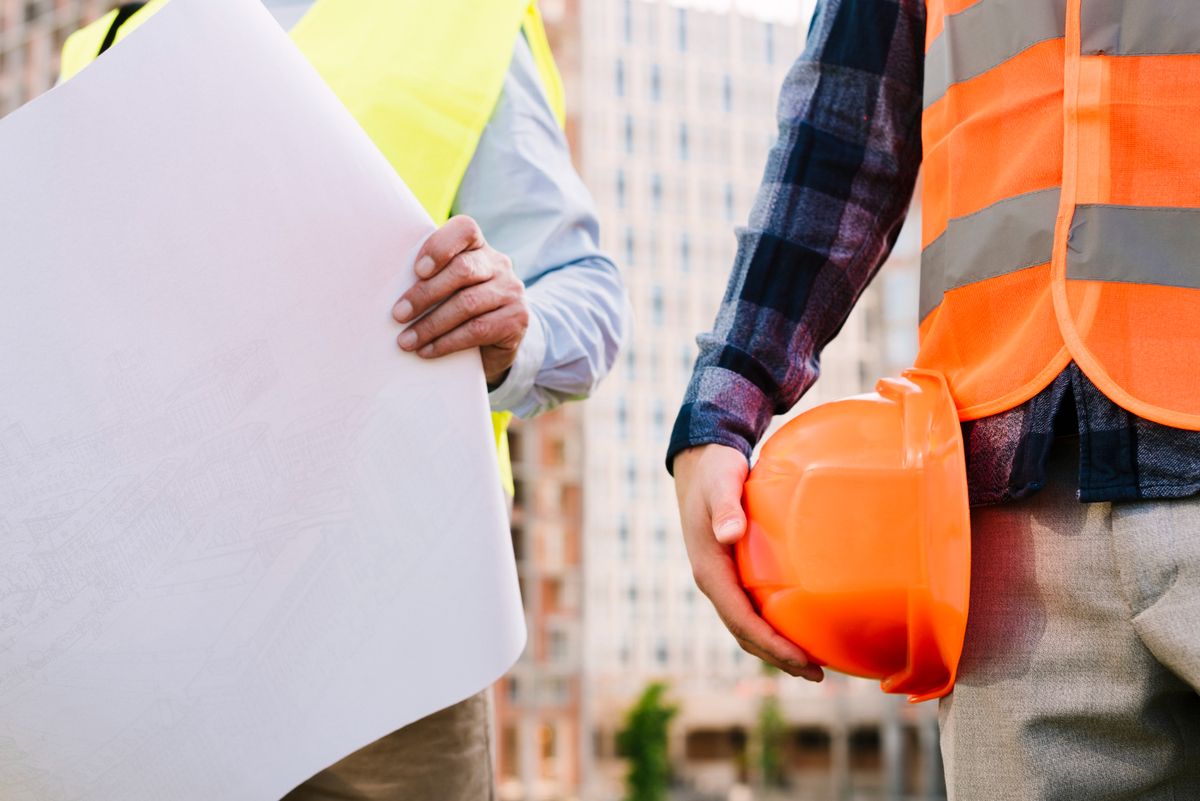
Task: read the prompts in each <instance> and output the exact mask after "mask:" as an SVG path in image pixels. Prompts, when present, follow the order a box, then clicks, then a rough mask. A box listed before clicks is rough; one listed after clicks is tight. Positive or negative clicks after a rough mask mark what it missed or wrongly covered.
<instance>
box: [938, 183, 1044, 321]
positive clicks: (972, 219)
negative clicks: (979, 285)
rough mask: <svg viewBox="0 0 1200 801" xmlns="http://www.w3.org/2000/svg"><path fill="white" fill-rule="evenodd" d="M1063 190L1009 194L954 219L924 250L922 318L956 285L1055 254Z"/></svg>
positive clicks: (1019, 267)
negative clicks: (1055, 228) (1056, 224)
mask: <svg viewBox="0 0 1200 801" xmlns="http://www.w3.org/2000/svg"><path fill="white" fill-rule="evenodd" d="M1058 200H1059V190H1058V189H1057V188H1055V189H1043V190H1041V191H1040V192H1030V193H1028V194H1025V195H1017V196H1016V197H1010V198H1006V199H1004V200H1001V201H1000V202H998V203H993V204H992V205H990V206H988V207H987V208H986V209H982V210H980V211H977V212H975V213H974V214H969V215H967V216H966V217H956V218H954V219H952V220H950V223H949V224H948V225H947V226H946V230H945V232H944V233H943V234H942V235H941V236H939V237H938V238H937V239H935V240H934V241H933V242H930V243H929V245H928V247H926V248H925V250H924V251H922V253H921V319H922V320H924V319H925V317H926V316H927V315H928V314H929V313H930V312H931V311H933V310H934V309H935V308H937V306H938V304H940V303H941V302H942V293H943V292H949V291H950V290H951V289H958V288H959V287H962V286H966V285H967V284H973V283H975V282H976V281H984V280H986V279H988V278H995V277H996V276H1000V275H1007V274H1008V273H1014V272H1016V271H1017V270H1024V269H1026V268H1027V267H1036V266H1037V265H1039V264H1048V263H1049V262H1050V259H1051V258H1052V257H1053V255H1054V222H1055V220H1056V219H1057V217H1058Z"/></svg>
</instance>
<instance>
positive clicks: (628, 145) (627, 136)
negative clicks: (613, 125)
mask: <svg viewBox="0 0 1200 801" xmlns="http://www.w3.org/2000/svg"><path fill="white" fill-rule="evenodd" d="M623 139H624V145H625V152H626V153H632V152H633V117H631V116H629V115H628V114H626V115H625V130H624V133H623Z"/></svg>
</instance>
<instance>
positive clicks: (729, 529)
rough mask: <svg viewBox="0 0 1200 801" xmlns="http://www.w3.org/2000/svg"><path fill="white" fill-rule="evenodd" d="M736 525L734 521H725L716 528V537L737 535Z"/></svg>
mask: <svg viewBox="0 0 1200 801" xmlns="http://www.w3.org/2000/svg"><path fill="white" fill-rule="evenodd" d="M738 528H739V526H738V523H737V521H736V520H726V521H725V522H724V523H722V524H721V525H719V526H717V536H718V537H732V536H733V535H734V534H737V533H738Z"/></svg>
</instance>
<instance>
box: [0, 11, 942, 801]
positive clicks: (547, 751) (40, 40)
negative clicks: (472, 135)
mask: <svg viewBox="0 0 1200 801" xmlns="http://www.w3.org/2000/svg"><path fill="white" fill-rule="evenodd" d="M813 2H814V0H673V1H672V2H667V1H666V0H654V1H653V2H644V0H541V3H540V4H541V8H542V12H543V15H544V17H545V20H546V23H547V29H548V33H549V36H550V41H551V45H552V47H553V48H554V50H555V54H556V57H557V60H558V63H559V67H560V69H561V71H562V73H563V78H564V84H565V88H566V95H567V104H568V119H567V133H568V138H569V140H570V142H571V146H572V151H573V155H574V158H575V162H576V165H577V167H578V168H579V170H580V172H581V174H582V175H583V177H584V180H585V181H586V183H587V184H588V186H589V187H590V188H591V190H592V193H593V195H594V196H595V198H596V201H597V204H598V207H599V210H600V218H601V236H602V240H603V244H604V247H605V248H606V250H608V252H609V253H610V254H611V255H612V256H613V257H614V259H615V260H616V261H617V262H618V264H620V265H621V266H622V268H623V270H624V274H625V277H626V282H627V284H628V286H629V291H630V295H631V300H632V303H633V308H634V315H635V327H634V331H633V337H632V342H631V345H630V347H629V348H628V349H627V350H626V352H625V353H624V354H623V355H622V357H621V360H620V362H619V364H618V365H617V367H616V369H615V370H614V372H613V374H612V375H611V376H610V377H609V379H608V380H607V381H606V383H605V384H604V385H603V386H602V387H601V389H600V391H599V392H598V394H597V396H596V397H595V398H593V399H592V400H590V401H588V402H586V403H583V404H569V405H568V406H566V407H563V408H562V409H559V410H556V411H554V412H552V413H550V414H547V415H544V416H543V417H541V418H539V419H538V420H536V421H532V422H528V423H521V422H519V421H518V423H517V424H516V426H515V427H514V432H513V441H512V445H513V455H514V461H515V473H516V478H517V488H518V492H517V498H516V501H515V510H514V516H513V544H514V549H515V552H516V555H517V560H518V569H519V573H520V578H521V586H522V592H523V597H524V601H525V607H526V616H527V621H528V624H529V635H530V636H529V645H528V647H527V648H526V651H525V653H524V654H523V655H522V658H521V660H520V662H519V663H518V664H517V665H516V666H515V667H514V668H513V670H512V671H511V672H510V673H509V675H508V676H506V677H505V678H504V679H503V680H501V681H500V682H498V683H497V685H496V692H495V699H496V712H497V715H496V718H497V726H496V732H497V737H496V744H495V745H496V755H497V773H498V778H499V779H500V787H501V795H502V798H503V799H507V801H517V799H523V800H524V801H534V800H535V799H538V800H544V801H550V800H551V799H561V800H562V801H566V799H588V800H589V801H591V800H594V801H600V800H601V799H605V800H608V799H617V798H620V797H621V781H622V776H623V771H624V766H623V763H622V761H621V760H620V759H619V758H618V756H617V754H616V748H615V739H616V738H615V735H616V732H617V731H618V730H619V728H620V726H621V724H622V717H623V714H624V712H625V710H626V709H628V708H629V706H630V705H631V704H632V703H633V702H634V700H635V699H636V698H637V696H638V695H639V694H640V693H641V691H642V690H643V689H644V688H645V687H646V686H647V684H649V683H650V682H653V681H666V682H667V683H668V685H669V687H670V698H671V699H672V701H673V702H674V703H677V704H678V705H679V707H680V713H679V715H678V717H677V718H676V719H675V721H674V722H673V724H672V735H671V746H670V749H671V758H672V763H673V766H674V769H675V773H676V779H677V784H678V787H677V789H676V797H677V798H678V799H689V800H691V799H697V800H699V799H713V801H715V800H716V799H721V800H722V801H724V799H726V798H728V797H731V796H730V795H729V793H730V790H731V789H732V788H734V787H735V786H736V785H738V784H751V785H753V784H755V782H756V780H757V779H758V778H759V776H758V775H757V772H756V769H755V767H754V763H755V758H754V749H755V746H754V742H755V737H756V730H757V727H758V720H759V716H760V712H761V710H762V709H763V708H764V699H768V698H770V697H774V698H776V699H777V700H778V708H779V711H780V713H781V715H782V720H783V723H784V726H785V736H784V739H783V744H782V746H783V747H782V759H783V762H784V764H783V774H784V777H785V778H786V779H787V782H788V784H789V789H788V790H787V791H786V792H785V794H784V795H780V796H772V797H781V798H782V797H786V798H795V799H809V798H811V799H825V798H829V799H833V798H837V799H843V798H851V797H855V798H900V797H914V798H915V797H921V798H925V797H930V796H931V795H936V794H937V792H938V790H939V787H940V763H939V761H938V756H937V750H936V722H935V720H934V710H933V708H932V706H931V705H928V704H927V705H922V706H920V707H908V706H905V705H904V704H903V703H902V700H901V699H897V698H892V697H885V696H883V695H882V694H881V693H880V692H879V689H878V686H877V685H873V684H872V683H869V682H864V681H860V680H847V679H844V678H840V677H836V676H834V677H831V678H830V679H828V680H827V681H826V682H825V683H824V684H821V685H810V684H807V683H804V682H802V681H800V680H793V679H788V678H787V677H780V676H764V674H763V672H762V666H761V663H759V662H758V661H757V660H755V659H753V658H751V657H750V656H749V655H747V654H744V653H742V652H741V651H740V649H739V648H738V647H737V645H736V644H735V642H734V641H733V639H732V637H730V636H729V634H728V633H727V632H726V631H725V629H724V627H723V626H722V625H721V623H720V621H719V620H718V619H717V617H716V615H715V613H714V612H713V611H712V608H711V606H710V605H709V603H708V601H707V600H706V599H705V598H704V597H703V596H702V595H701V594H700V593H699V592H698V591H697V589H696V588H695V585H694V583H693V581H692V577H691V570H690V567H689V564H688V561H687V557H686V554H685V553H684V548H683V542H682V537H681V532H680V530H679V523H678V516H677V513H676V510H675V500H674V492H673V486H672V483H671V479H670V477H669V476H668V475H667V473H666V470H665V468H664V466H663V458H664V455H665V450H666V445H667V440H668V437H669V435H670V429H671V426H672V423H673V421H674V415H675V412H676V411H677V410H678V408H679V404H680V401H681V399H682V397H683V392H684V389H685V387H686V384H687V379H688V377H689V375H690V373H691V369H692V364H693V361H694V359H695V357H696V352H697V350H696V344H695V336H696V334H697V333H699V332H701V331H705V330H708V329H709V328H710V327H711V325H712V322H713V319H714V316H715V313H716V309H717V306H718V304H719V302H720V299H721V297H722V295H723V293H724V291H725V285H726V280H727V277H728V273H729V268H730V266H731V264H732V261H733V255H734V249H735V239H734V227H735V226H736V225H740V224H745V222H746V220H747V218H748V213H749V209H750V206H751V203H752V202H753V200H754V195H755V192H756V191H757V188H758V185H759V182H760V180H761V177H762V171H763V167H764V166H765V163H766V157H767V152H768V150H769V148H770V146H771V145H772V143H773V141H774V137H775V132H776V124H775V104H776V100H777V97H778V93H779V88H780V86H781V84H782V82H783V78H784V76H785V74H786V72H787V70H788V68H789V67H790V65H791V63H792V61H793V59H794V58H795V56H796V54H797V53H798V51H799V49H800V48H801V47H802V46H803V41H804V37H805V34H806V31H807V27H808V18H809V16H810V15H811V12H812V5H813ZM115 5H117V3H116V2H114V0H0V116H3V115H4V114H6V113H8V112H10V111H12V110H13V109H15V108H16V107H17V106H19V105H21V104H22V103H25V102H27V101H28V100H30V99H31V98H33V97H34V96H36V95H37V94H40V93H41V92H43V91H46V90H47V89H49V88H50V87H51V86H53V84H54V79H55V76H56V75H57V72H58V53H59V51H60V50H61V46H62V43H63V41H64V40H65V38H66V37H67V36H68V35H69V34H70V33H71V32H72V31H74V30H75V29H77V28H78V27H80V26H81V25H83V24H86V23H87V22H90V21H91V20H93V19H95V18H98V17H99V16H101V15H102V14H104V13H105V12H107V11H108V10H109V9H110V8H112V7H113V6H115ZM913 216H914V220H913V222H912V223H910V224H909V225H908V226H907V227H906V229H905V231H904V232H903V233H902V235H901V237H900V241H899V242H898V244H897V247H896V249H895V252H894V254H893V256H892V258H891V260H890V261H889V263H888V264H887V265H885V266H884V268H883V270H882V271H881V274H880V276H879V277H878V278H877V279H876V281H875V282H874V283H873V284H872V286H871V287H870V288H869V289H868V291H867V292H866V293H865V294H864V296H863V297H862V299H861V300H860V302H859V304H858V307H857V308H856V310H855V311H854V313H853V314H852V315H851V316H850V318H849V320H848V321H847V323H846V325H845V326H844V328H843V330H842V332H841V333H840V334H839V336H838V337H837V339H835V340H834V341H833V342H832V343H831V344H830V345H829V347H828V348H826V350H825V352H824V356H823V358H822V377H821V379H820V380H819V381H818V382H817V384H816V385H815V386H814V387H813V389H812V390H811V391H810V392H809V393H808V395H807V396H806V397H805V399H804V400H803V401H802V403H801V404H800V406H799V407H798V408H797V410H796V411H799V410H801V409H805V408H809V407H811V406H812V405H814V404H816V403H818V402H822V401H826V400H832V399H835V398H838V397H843V396H846V395H850V394H854V393H858V392H862V391H869V390H870V389H871V387H872V386H873V385H874V382H875V380H876V379H877V378H878V377H880V376H882V375H889V374H891V375H894V374H898V372H899V370H901V369H903V368H904V367H907V366H909V365H910V364H911V362H912V359H913V357H914V356H915V352H916V325H917V320H916V311H917V268H918V262H919V251H920V242H919V233H918V229H919V225H915V224H913V223H916V222H917V220H916V219H915V217H916V213H914V215H913ZM735 794H736V792H735Z"/></svg>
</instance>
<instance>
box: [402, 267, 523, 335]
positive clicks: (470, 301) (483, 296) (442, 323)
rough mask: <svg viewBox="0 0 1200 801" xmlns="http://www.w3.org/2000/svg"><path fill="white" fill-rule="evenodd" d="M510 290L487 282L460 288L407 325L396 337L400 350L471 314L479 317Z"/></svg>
mask: <svg viewBox="0 0 1200 801" xmlns="http://www.w3.org/2000/svg"><path fill="white" fill-rule="evenodd" d="M509 298H510V293H508V292H505V291H504V288H503V287H500V286H497V282H495V281H488V282H487V283H484V284H477V285H475V286H473V287H467V288H466V289H460V290H459V291H458V292H455V293H454V294H453V295H451V296H450V299H449V300H447V301H446V302H445V303H443V304H442V305H440V306H438V307H437V308H436V309H434V310H433V311H431V312H430V313H429V314H427V315H425V316H424V317H422V318H421V319H420V320H418V321H417V322H415V323H413V324H412V325H411V326H409V327H408V329H407V330H405V331H404V332H402V333H401V334H400V336H399V337H398V338H397V340H396V341H397V342H398V343H399V345H400V348H401V349H402V350H410V351H411V350H417V349H418V348H422V347H424V346H425V345H428V344H429V343H430V342H431V341H433V340H434V339H437V338H438V337H440V336H443V335H445V334H447V333H449V332H450V331H453V330H454V329H455V328H458V327H459V326H460V325H462V324H463V323H465V322H467V321H468V320H470V319H471V318H472V317H479V316H480V315H483V314H486V313H487V312H490V311H493V310H494V309H498V308H500V307H501V306H503V305H504V304H505V303H506V302H507V301H508V300H509Z"/></svg>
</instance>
